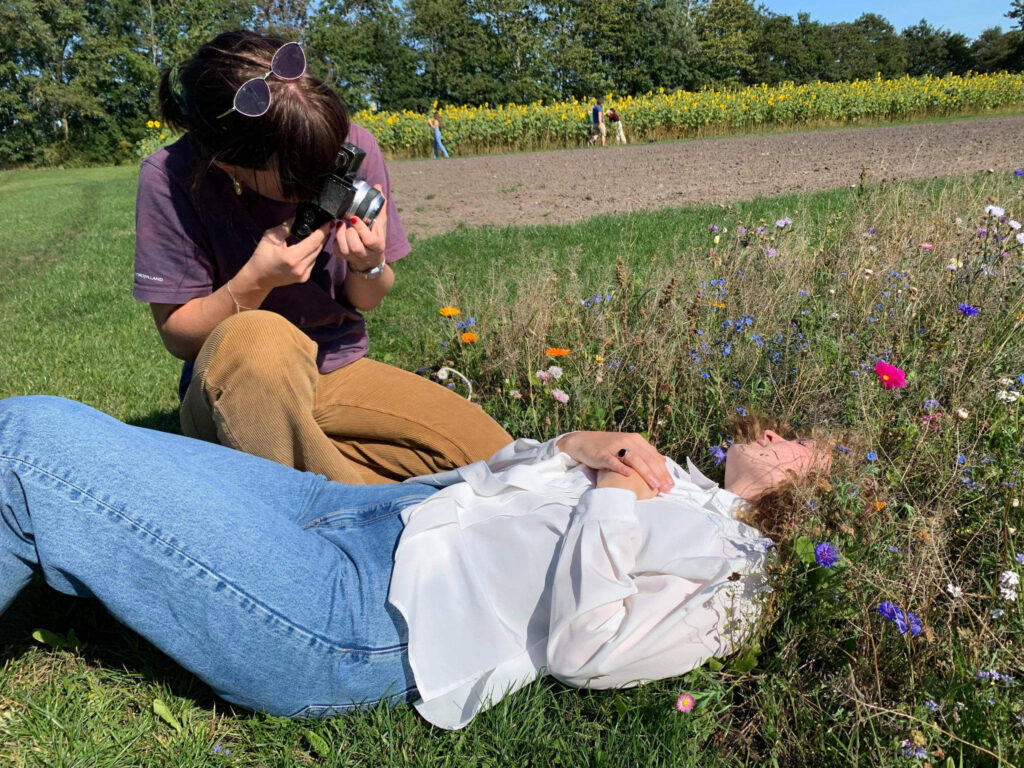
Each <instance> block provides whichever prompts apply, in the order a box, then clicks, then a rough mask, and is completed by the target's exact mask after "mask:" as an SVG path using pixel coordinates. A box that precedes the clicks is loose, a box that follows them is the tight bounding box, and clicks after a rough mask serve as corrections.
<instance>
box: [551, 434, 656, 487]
mask: <svg viewBox="0 0 1024 768" xmlns="http://www.w3.org/2000/svg"><path fill="white" fill-rule="evenodd" d="M557 447H558V449H559V450H560V451H562V452H564V453H567V454H569V455H570V456H571V457H572V458H573V459H575V460H576V461H578V462H579V463H580V464H583V465H584V466H587V467H590V468H591V469H595V470H597V486H598V487H599V488H624V489H626V490H629V491H633V492H634V493H635V494H636V495H637V498H639V499H649V498H652V497H654V496H657V495H658V493H659V492H667V491H669V490H671V489H672V486H673V484H674V483H673V481H672V476H671V475H670V474H669V471H668V467H666V466H665V461H666V459H665V457H664V456H662V455H661V454H660V453H658V450H657V449H656V448H655V447H654V446H653V445H651V444H650V443H649V442H647V441H646V440H645V439H644V438H643V437H641V436H640V435H638V434H635V433H628V432H573V433H571V434H568V435H566V436H565V437H563V438H562V439H561V440H559V441H558V444H557ZM623 449H625V455H622V456H621V457H620V452H621V451H622V450H623Z"/></svg>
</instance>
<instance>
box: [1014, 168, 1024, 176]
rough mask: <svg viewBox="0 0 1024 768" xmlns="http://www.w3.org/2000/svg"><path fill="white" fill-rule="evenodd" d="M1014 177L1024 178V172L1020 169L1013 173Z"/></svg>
mask: <svg viewBox="0 0 1024 768" xmlns="http://www.w3.org/2000/svg"><path fill="white" fill-rule="evenodd" d="M1013 175H1014V176H1024V170H1021V169H1020V168H1018V169H1017V170H1015V171H1014V172H1013Z"/></svg>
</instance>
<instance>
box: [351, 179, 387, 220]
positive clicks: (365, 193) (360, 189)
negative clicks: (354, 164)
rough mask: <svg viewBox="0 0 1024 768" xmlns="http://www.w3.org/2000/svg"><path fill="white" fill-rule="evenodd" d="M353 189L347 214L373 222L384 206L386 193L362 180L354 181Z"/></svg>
mask: <svg viewBox="0 0 1024 768" xmlns="http://www.w3.org/2000/svg"><path fill="white" fill-rule="evenodd" d="M352 189H353V190H354V194H353V195H352V203H351V204H350V205H349V208H348V212H347V213H346V214H345V216H346V217H349V216H355V217H357V218H360V219H363V220H364V221H365V222H366V223H368V224H372V223H373V222H374V220H375V219H376V218H377V214H378V213H380V209H381V208H382V207H383V206H384V195H382V194H381V193H380V192H378V191H377V190H376V189H374V188H373V187H371V186H370V185H369V184H367V183H366V182H365V181H362V180H359V181H354V182H352Z"/></svg>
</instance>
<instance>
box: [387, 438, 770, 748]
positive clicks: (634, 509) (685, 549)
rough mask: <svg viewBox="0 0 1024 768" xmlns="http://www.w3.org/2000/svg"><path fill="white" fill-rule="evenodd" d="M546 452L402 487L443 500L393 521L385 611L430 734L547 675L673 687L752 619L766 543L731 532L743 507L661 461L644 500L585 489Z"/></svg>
mask: <svg viewBox="0 0 1024 768" xmlns="http://www.w3.org/2000/svg"><path fill="white" fill-rule="evenodd" d="M558 439H559V438H555V439H554V440H550V441H548V442H546V443H537V442H536V441H533V440H517V441H516V442H515V443H513V444H511V445H509V446H507V447H505V448H503V449H502V450H500V451H499V452H498V453H496V454H495V455H494V457H493V458H491V460H490V461H488V462H483V461H480V462H476V463H475V464H470V465H469V466H466V467H460V468H459V469H455V470H452V471H450V472H443V473H438V474H435V475H427V476H424V477H419V478H414V479H413V480H412V481H411V482H420V483H428V484H431V485H436V486H439V487H440V488H441V490H439V491H438V492H437V493H436V494H434V495H433V496H431V497H430V498H428V499H426V500H425V501H423V502H422V503H420V504H418V505H416V506H414V507H410V508H408V509H406V510H405V511H404V512H403V515H402V516H403V520H404V521H405V530H404V531H403V533H402V536H401V539H400V541H399V544H398V548H397V550H396V553H395V567H394V572H393V574H392V580H391V589H390V594H389V601H390V602H391V603H392V605H394V606H395V607H396V608H397V609H398V610H399V611H401V613H402V615H403V616H404V617H405V620H406V622H407V624H408V626H409V661H410V664H411V666H412V671H413V674H414V676H415V678H416V685H417V688H418V690H419V695H420V700H419V701H417V702H416V703H415V705H414V706H415V707H416V708H417V710H419V712H420V714H422V715H423V717H424V718H426V719H427V720H428V721H430V722H431V723H433V724H434V725H438V726H440V727H442V728H451V729H454V728H461V727H463V726H464V725H466V724H467V723H469V721H470V720H472V719H473V717H474V716H475V715H476V714H477V713H478V712H480V711H481V710H483V709H486V708H487V707H489V706H491V705H492V704H495V703H497V702H498V701H499V700H501V699H502V698H503V697H504V696H506V695H508V694H510V693H512V692H514V691H516V690H518V689H519V688H521V687H523V686H524V685H527V684H528V683H530V682H532V681H533V680H535V679H536V678H537V675H538V673H540V672H542V671H545V670H546V671H547V673H548V674H551V675H554V676H555V677H556V678H558V679H559V680H561V681H563V682H564V683H567V684H569V685H573V686H578V687H583V686H590V687H592V688H612V687H630V686H633V685H636V684H638V683H641V682H644V681H648V680H657V679H661V678H665V677H674V676H677V675H681V674H683V673H685V672H687V671H689V670H691V669H693V668H695V667H697V666H699V665H700V664H702V663H703V662H704V661H705V660H707V659H708V658H709V657H712V656H722V655H726V654H728V653H729V652H730V651H731V650H732V649H733V648H734V647H735V646H736V645H737V644H738V642H739V641H740V640H742V637H743V629H744V628H745V627H746V626H747V625H748V624H749V622H750V620H751V619H753V618H754V617H755V616H756V615H757V612H758V600H757V598H756V596H757V594H758V593H760V592H762V591H766V590H767V587H766V586H765V578H764V561H765V556H766V549H767V547H768V546H770V544H771V541H770V540H769V539H765V538H762V537H761V536H760V535H759V532H758V531H757V530H756V529H754V528H751V527H750V526H748V525H745V524H743V523H741V522H739V521H738V520H735V519H734V515H735V512H736V510H737V509H738V508H739V507H740V506H741V505H742V504H743V501H742V499H740V498H739V497H737V496H734V495H733V494H731V493H729V492H728V491H725V490H722V489H720V488H719V487H718V486H717V485H716V484H715V483H713V482H712V481H710V480H708V479H707V478H706V477H704V475H702V474H701V473H700V472H699V471H698V470H697V469H696V468H695V467H694V466H693V464H692V463H690V462H687V463H688V467H689V471H688V472H687V471H684V470H683V469H682V468H681V467H680V466H679V465H678V464H676V463H675V462H673V461H671V460H670V461H669V462H668V469H669V472H670V473H671V475H672V477H673V479H674V480H675V487H674V488H673V489H672V490H671V491H669V492H668V493H663V494H660V495H659V496H657V497H656V498H653V499H649V500H645V501H638V500H637V497H636V494H634V493H633V492H632V491H626V490H622V489H618V488H596V487H595V484H594V481H595V477H596V474H595V473H594V471H593V470H590V469H588V468H586V467H584V466H582V465H580V464H578V463H577V462H576V461H574V460H573V459H571V458H570V457H569V456H568V455H567V454H565V453H562V452H560V451H559V450H558V449H557V448H556V447H555V443H556V442H557V441H558Z"/></svg>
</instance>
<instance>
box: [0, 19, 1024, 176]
mask: <svg viewBox="0 0 1024 768" xmlns="http://www.w3.org/2000/svg"><path fill="white" fill-rule="evenodd" d="M1006 16H1007V18H1008V19H1009V21H1010V23H1011V24H1012V25H1013V26H1012V27H1011V28H1009V29H1008V30H1006V31H1004V30H1003V29H1002V28H1001V27H993V28H991V29H987V30H985V31H984V32H982V33H981V35H979V36H978V37H977V38H976V39H974V40H970V39H969V38H968V37H966V36H965V35H963V34H960V33H957V32H952V31H949V30H946V29H941V28H936V27H934V26H932V25H931V24H929V23H928V22H927V21H925V20H922V21H921V22H919V23H918V24H915V25H913V26H909V27H907V28H905V29H903V30H901V31H897V30H896V29H895V28H894V27H893V25H892V24H891V23H890V22H889V21H887V20H886V19H885V18H884V17H882V16H880V15H877V14H873V13H866V14H863V15H862V16H860V18H858V19H856V20H855V21H852V22H842V23H836V24H822V23H820V22H818V21H814V20H813V19H811V18H810V17H809V15H808V14H806V13H801V14H799V15H797V17H796V18H793V17H791V16H786V15H780V14H776V13H772V12H771V11H769V10H768V9H766V8H764V7H758V6H755V4H754V2H753V0H537V1H536V2H534V1H533V0H404V2H403V1H400V0H320V2H311V0H255V2H237V1H236V0H202V1H201V2H197V1H196V0H13V2H12V1H11V0H8V2H5V3H4V5H3V7H2V9H0V46H2V55H0V164H2V165H5V166H11V165H19V164H50V165H53V164H60V163H114V162H124V161H128V160H134V159H135V154H136V146H137V144H138V142H140V140H142V138H143V137H144V135H145V132H146V123H147V121H148V120H152V119H153V118H155V117H156V113H155V89H156V82H157V78H158V76H159V72H160V70H161V68H164V67H168V66H171V65H172V64H174V63H175V62H178V61H180V60H182V59H184V58H185V57H187V56H188V55H189V54H190V53H191V52H192V51H193V50H194V49H195V48H196V47H197V46H198V45H199V44H200V43H202V42H205V41H206V40H208V39H210V38H211V37H212V36H213V35H215V34H216V33H217V32H219V31H222V30H225V29H231V28H239V27H245V28H250V29H257V30H263V31H269V32H274V33H276V34H280V35H282V36H284V37H286V38H288V39H292V40H302V41H303V43H304V44H305V47H306V50H307V57H308V58H309V61H310V68H311V70H312V71H313V72H314V73H316V74H317V75H319V76H320V77H322V78H324V79H326V80H327V81H328V82H330V83H331V84H332V85H334V86H335V87H336V88H337V89H338V91H339V92H340V93H341V94H342V96H343V97H344V98H345V100H346V102H347V103H348V105H349V106H350V108H352V109H361V108H367V107H369V108H375V109H379V110H403V109H409V110H415V111H421V112H422V111H425V110H427V109H429V108H430V107H431V106H432V105H433V104H434V103H435V102H436V103H438V104H440V105H442V106H443V105H444V104H483V103H490V104H501V103H510V102H518V103H526V102H532V101H536V100H539V99H543V100H547V101H550V100H556V101H561V100H567V99H572V98H577V99H581V100H583V99H590V98H593V97H594V96H597V95H599V94H604V93H609V92H612V93H618V94H640V93H646V92H647V91H652V90H657V89H659V88H664V89H665V90H676V89H679V88H682V89H686V90H697V89H700V88H704V87H709V86H712V87H723V86H725V87H729V86H742V85H749V84H756V83H768V84H776V83H779V82H784V81H794V82H796V83H804V82H814V81H816V80H826V81H838V80H851V79H855V78H870V77H874V76H875V74H876V73H880V74H881V75H882V76H883V77H897V76H901V75H904V74H908V75H913V76H917V75H926V74H932V75H937V76H942V75H945V74H947V73H953V74H964V73H966V72H969V71H976V72H996V71H1002V70H1007V71H1021V70H1022V69H1024V31H1022V28H1024V0H1013V1H1012V2H1011V5H1010V8H1009V10H1008V12H1007V14H1006Z"/></svg>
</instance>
